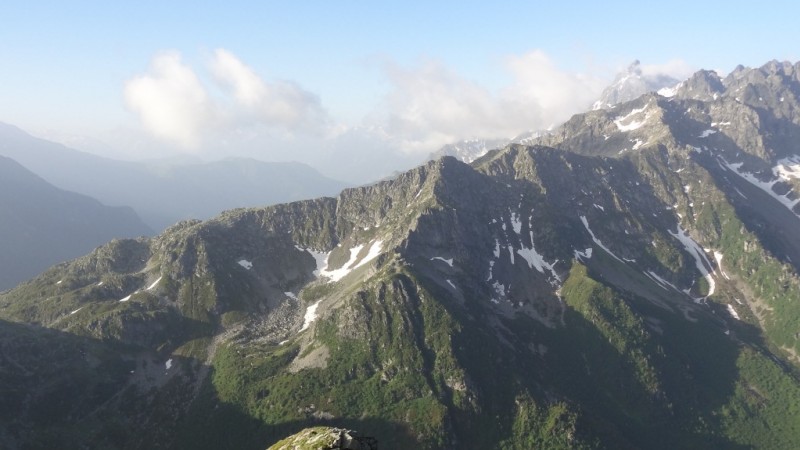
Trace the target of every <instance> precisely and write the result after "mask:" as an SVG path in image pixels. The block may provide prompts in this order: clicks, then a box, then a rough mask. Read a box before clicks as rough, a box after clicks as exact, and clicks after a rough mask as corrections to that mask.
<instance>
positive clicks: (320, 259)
mask: <svg viewBox="0 0 800 450" xmlns="http://www.w3.org/2000/svg"><path fill="white" fill-rule="evenodd" d="M294 248H296V249H298V250H300V251H301V252H306V253H308V254H309V255H311V256H312V257H314V262H315V263H316V267H317V268H316V269H314V272H313V274H314V276H315V277H319V274H320V272H321V271H323V270H325V269H326V268H327V267H328V257H329V256H330V255H331V254H330V252H328V253H325V252H318V251H316V250H312V249H309V248H303V247H300V246H299V245H295V246H294Z"/></svg>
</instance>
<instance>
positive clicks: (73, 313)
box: [69, 306, 84, 315]
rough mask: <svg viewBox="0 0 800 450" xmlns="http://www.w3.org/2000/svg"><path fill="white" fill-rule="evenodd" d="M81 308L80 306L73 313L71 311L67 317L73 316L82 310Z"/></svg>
mask: <svg viewBox="0 0 800 450" xmlns="http://www.w3.org/2000/svg"><path fill="white" fill-rule="evenodd" d="M83 308H84V307H83V306H81V307H80V308H78V309H76V310H75V311H72V312H70V313H69V315H73V314H75V313H76V312H78V311H80V310H82V309H83Z"/></svg>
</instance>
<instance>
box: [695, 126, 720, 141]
mask: <svg viewBox="0 0 800 450" xmlns="http://www.w3.org/2000/svg"><path fill="white" fill-rule="evenodd" d="M716 132H717V130H712V129H710V128H709V129H708V130H705V131H703V132H702V133H700V136H697V137H699V138H701V139H704V138H707V137H709V136H711V135H712V134H714V133H716Z"/></svg>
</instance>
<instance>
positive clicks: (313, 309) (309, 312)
mask: <svg viewBox="0 0 800 450" xmlns="http://www.w3.org/2000/svg"><path fill="white" fill-rule="evenodd" d="M321 301H322V300H317V301H316V302H315V303H314V304H311V305H308V308H306V314H305V316H303V326H302V327H301V328H300V331H305V330H306V329H308V327H309V326H311V323H312V322H313V321H314V320H316V319H317V307H318V306H319V303H320V302H321Z"/></svg>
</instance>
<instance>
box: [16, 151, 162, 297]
mask: <svg viewBox="0 0 800 450" xmlns="http://www.w3.org/2000/svg"><path fill="white" fill-rule="evenodd" d="M0 224H2V227H0V267H2V274H0V290H5V289H9V288H11V287H13V286H14V285H16V284H17V283H19V282H21V281H24V280H26V279H28V278H31V277H33V276H35V275H37V274H38V273H40V272H41V271H43V270H45V269H47V268H48V267H50V266H52V265H53V264H55V263H58V262H61V261H64V260H68V259H71V258H75V257H77V256H80V255H81V254H83V253H85V252H87V251H89V250H91V249H92V248H94V247H96V246H98V245H100V244H103V243H105V242H107V241H108V240H110V239H112V238H115V237H120V238H124V237H134V236H139V235H148V234H151V233H152V230H151V229H150V228H149V227H148V226H147V225H145V224H144V223H143V222H142V221H141V220H140V219H139V217H138V216H137V215H136V213H135V212H134V211H133V210H132V209H130V208H124V207H109V206H105V205H102V204H101V203H100V202H99V201H97V200H95V199H93V198H90V197H88V196H83V195H80V194H76V193H73V192H68V191H64V190H61V189H58V188H56V187H55V186H53V185H51V184H49V183H47V182H46V181H44V180H43V179H42V178H40V177H38V176H37V175H35V174H33V173H32V172H30V171H29V170H27V169H25V168H24V167H23V166H22V165H20V164H19V163H17V162H16V161H14V160H12V159H10V158H6V157H2V156H0Z"/></svg>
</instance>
